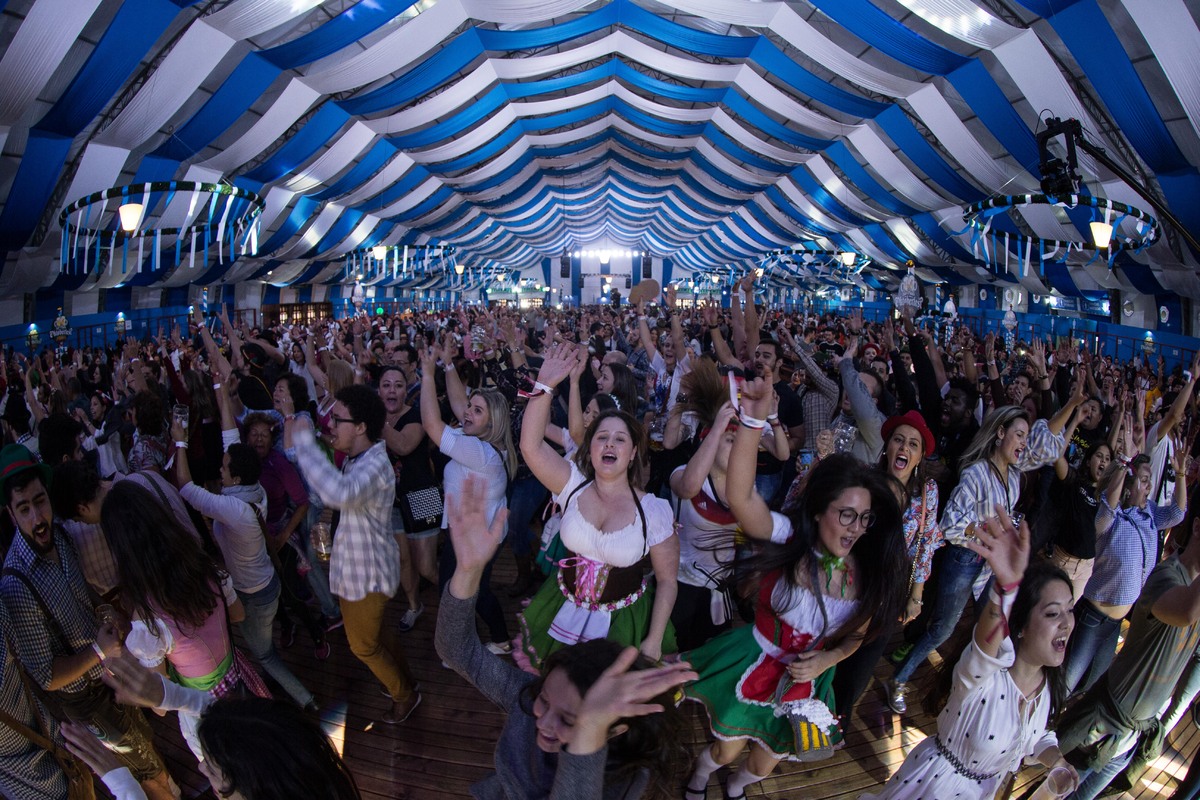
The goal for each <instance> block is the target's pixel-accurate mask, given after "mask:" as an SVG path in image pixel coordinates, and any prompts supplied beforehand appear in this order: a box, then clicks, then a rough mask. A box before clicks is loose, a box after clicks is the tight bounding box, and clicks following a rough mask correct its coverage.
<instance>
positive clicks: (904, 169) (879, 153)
mask: <svg viewBox="0 0 1200 800" xmlns="http://www.w3.org/2000/svg"><path fill="white" fill-rule="evenodd" d="M846 138H847V139H849V140H850V141H849V144H850V145H852V146H853V147H852V149H853V150H857V151H858V152H859V153H860V154H861V155H862V158H861V159H860V161H861V162H862V163H863V164H869V165H870V167H871V168H872V169H873V170H875V172H877V173H878V174H879V177H881V178H882V179H883V181H884V185H885V186H887V187H889V188H891V189H892V190H894V193H895V194H898V195H899V196H900V198H901V199H903V200H904V201H905V202H907V203H908V204H909V205H913V206H916V207H918V208H923V209H930V208H937V207H939V206H942V205H944V204H945V202H946V199H948V198H942V197H941V195H939V194H938V193H937V192H936V191H934V190H933V189H931V188H929V187H928V186H926V185H925V183H924V182H922V181H921V179H920V178H918V177H917V175H916V173H914V172H913V171H912V169H910V168H909V167H908V166H907V165H905V163H904V162H903V161H901V160H900V159H899V157H898V156H897V155H896V154H895V153H894V152H893V151H892V148H891V147H890V146H889V145H887V144H885V143H884V141H883V139H882V138H880V135H879V132H878V131H877V130H876V129H875V124H874V123H870V124H867V125H863V126H860V127H858V128H856V129H854V130H851V131H850V132H849V133H847V135H846Z"/></svg>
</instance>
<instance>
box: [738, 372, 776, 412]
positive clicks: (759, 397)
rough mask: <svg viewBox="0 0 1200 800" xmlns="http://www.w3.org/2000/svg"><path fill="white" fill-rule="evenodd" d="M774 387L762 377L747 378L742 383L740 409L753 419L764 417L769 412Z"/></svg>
mask: <svg viewBox="0 0 1200 800" xmlns="http://www.w3.org/2000/svg"><path fill="white" fill-rule="evenodd" d="M774 392H775V389H774V387H772V386H771V384H770V383H769V382H767V381H766V380H765V379H763V378H755V379H754V380H747V381H746V382H745V383H743V384H742V399H741V405H742V410H743V411H744V412H745V413H746V414H747V415H748V416H750V417H753V418H754V419H766V418H767V415H768V414H770V413H771V395H772V394H774Z"/></svg>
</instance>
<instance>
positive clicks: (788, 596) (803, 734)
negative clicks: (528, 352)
mask: <svg viewBox="0 0 1200 800" xmlns="http://www.w3.org/2000/svg"><path fill="white" fill-rule="evenodd" d="M770 397H771V385H770V384H769V383H766V382H765V381H763V380H761V379H756V380H755V381H753V382H749V383H747V384H746V385H745V386H743V388H742V397H741V406H742V407H741V412H740V413H741V424H740V427H739V429H738V432H737V434H736V436H735V438H734V443H733V450H732V452H731V453H730V455H729V468H728V475H727V478H726V484H725V487H726V488H725V491H726V502H727V503H728V504H729V507H730V509H731V510H732V511H733V514H734V516H735V517H736V518H737V521H738V523H739V524H740V525H741V528H742V531H743V532H744V533H745V534H746V535H747V536H749V537H751V538H754V539H760V540H763V541H764V542H765V547H764V549H763V551H762V553H761V554H759V555H757V556H755V557H754V558H752V559H751V560H750V561H749V562H748V563H747V567H748V568H749V571H750V574H751V575H753V576H755V578H756V579H757V581H758V591H757V603H756V608H755V619H754V624H753V625H750V626H744V627H740V628H735V629H734V630H731V631H728V632H726V633H724V634H721V635H720V636H717V637H716V638H715V639H712V640H711V641H709V642H708V643H707V644H705V645H703V646H702V647H699V648H697V649H696V650H692V651H690V652H688V653H685V654H684V659H685V660H686V661H688V662H689V663H691V664H692V667H693V669H695V670H696V671H697V672H698V673H699V674H700V679H699V680H697V681H696V682H695V683H692V684H690V685H688V686H687V687H686V688H685V690H684V693H685V696H686V697H687V698H688V699H690V700H695V701H697V702H699V703H702V704H703V705H704V708H705V711H706V712H707V714H708V719H709V727H710V730H711V731H712V733H713V736H714V738H715V739H716V741H715V742H714V743H713V744H712V745H711V746H709V747H706V748H705V749H704V750H702V751H701V752H700V755H699V757H698V759H697V763H696V768H695V771H694V772H693V773H692V777H691V779H690V780H689V781H688V785H687V790H686V795H685V800H702V798H704V797H705V795H706V791H707V785H708V781H709V778H710V777H711V776H712V774H713V773H714V772H716V770H717V769H719V768H720V767H723V766H725V765H727V764H730V763H732V762H733V761H734V759H736V758H737V757H738V755H739V754H740V753H741V752H742V750H743V749H745V748H746V746H747V745H749V746H750V756H749V758H748V759H747V760H746V762H745V763H744V764H743V765H742V766H741V768H739V769H738V770H737V771H736V772H734V773H733V774H732V775H730V776H729V779H728V781H727V783H726V786H725V796H726V797H727V798H741V797H743V796H744V795H745V791H746V787H747V786H749V785H751V784H753V783H757V782H758V781H761V780H763V779H765V778H766V777H767V776H768V775H770V774H771V772H772V771H773V770H774V769H775V766H776V765H777V764H778V763H779V762H780V761H782V760H784V759H788V760H792V761H814V760H818V759H821V758H827V757H829V756H830V755H832V753H833V748H832V744H833V742H834V741H836V740H837V739H838V738H839V733H838V725H837V719H836V717H835V716H834V712H833V710H832V709H833V708H834V698H833V691H832V682H833V669H834V667H835V665H836V664H837V663H838V662H839V661H841V660H843V659H845V658H846V657H847V656H848V655H850V654H851V653H853V652H854V651H855V649H857V647H858V646H859V644H860V643H861V642H862V641H863V639H864V638H865V637H866V636H867V635H869V632H870V631H874V630H881V629H883V628H884V627H885V626H884V624H883V623H884V622H885V621H889V620H891V619H892V618H893V617H895V616H896V614H898V613H899V603H900V594H901V592H902V590H903V586H904V583H903V582H904V578H905V572H904V539H903V535H902V533H901V526H900V520H901V517H900V509H899V505H898V504H897V502H896V496H895V493H894V492H893V491H892V490H891V488H890V487H889V485H888V484H887V479H886V477H885V476H883V475H882V474H881V473H879V472H878V471H877V470H874V469H871V468H870V467H868V466H867V465H866V464H863V463H862V462H860V461H858V460H857V459H855V458H854V457H852V456H850V455H844V454H842V455H834V456H830V457H829V458H827V459H825V460H824V461H822V462H821V463H820V464H819V465H818V466H817V467H816V468H815V469H814V470H813V471H812V473H811V474H810V476H809V483H808V487H807V489H806V490H805V493H804V495H803V497H802V499H801V503H800V505H799V507H798V508H797V509H796V510H795V511H794V512H793V513H792V515H791V516H790V517H788V516H784V515H782V514H778V513H774V512H771V511H770V510H769V509H768V508H767V504H766V502H765V501H764V500H763V499H762V498H761V497H760V496H759V495H757V494H756V493H755V492H754V464H755V459H756V454H757V449H758V439H759V437H760V435H761V432H762V428H764V427H765V425H766V423H765V417H766V416H767V412H768V410H769V408H770Z"/></svg>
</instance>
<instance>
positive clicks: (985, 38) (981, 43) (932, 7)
mask: <svg viewBox="0 0 1200 800" xmlns="http://www.w3.org/2000/svg"><path fill="white" fill-rule="evenodd" d="M898 2H899V3H900V5H902V6H904V7H905V8H907V9H909V10H910V11H912V12H913V13H914V14H916V15H917V16H918V17H920V18H921V19H923V20H925V21H926V22H928V23H929V24H930V25H932V26H934V27H935V28H937V29H938V30H940V31H942V32H943V33H947V34H949V35H950V36H953V37H954V38H956V39H958V40H960V41H963V42H966V43H967V44H971V45H974V46H975V47H982V48H986V49H989V50H990V49H991V48H993V47H998V46H999V45H1002V44H1004V43H1005V42H1007V41H1008V40H1009V39H1011V38H1013V37H1014V36H1016V35H1017V34H1019V33H1020V32H1021V29H1020V28H1016V27H1013V26H1012V25H1009V24H1008V23H1007V22H1004V21H1003V20H1001V19H1000V18H999V17H996V16H994V15H993V14H992V13H991V12H990V11H988V10H987V9H985V8H983V7H982V6H980V5H979V4H978V3H974V2H972V0H898Z"/></svg>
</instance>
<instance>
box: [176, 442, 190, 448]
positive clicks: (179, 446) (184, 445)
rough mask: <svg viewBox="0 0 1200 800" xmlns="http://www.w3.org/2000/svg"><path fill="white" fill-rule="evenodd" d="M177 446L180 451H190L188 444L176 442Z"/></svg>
mask: <svg viewBox="0 0 1200 800" xmlns="http://www.w3.org/2000/svg"><path fill="white" fill-rule="evenodd" d="M175 446H176V447H177V448H179V449H180V450H187V449H188V443H187V442H176V443H175Z"/></svg>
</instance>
